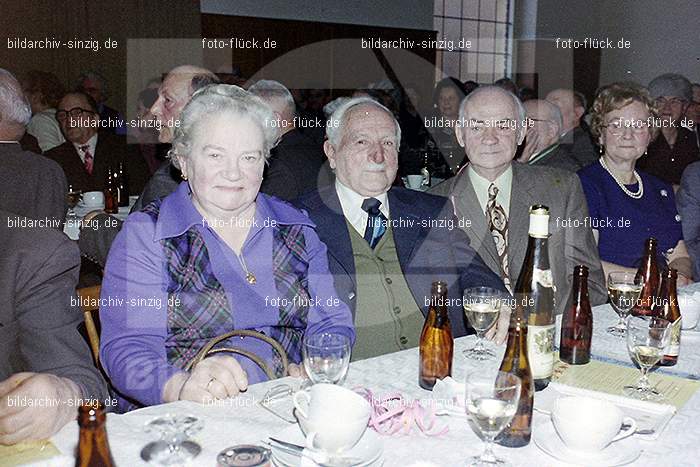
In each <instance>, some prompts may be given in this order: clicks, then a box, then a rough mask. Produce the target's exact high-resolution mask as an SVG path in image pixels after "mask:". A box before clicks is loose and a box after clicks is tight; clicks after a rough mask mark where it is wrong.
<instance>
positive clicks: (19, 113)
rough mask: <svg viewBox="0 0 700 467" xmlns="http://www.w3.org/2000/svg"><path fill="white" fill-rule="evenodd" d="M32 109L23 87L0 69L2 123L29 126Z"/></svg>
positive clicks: (4, 70)
mask: <svg viewBox="0 0 700 467" xmlns="http://www.w3.org/2000/svg"><path fill="white" fill-rule="evenodd" d="M31 118H32V108H31V106H30V105H29V102H28V101H27V98H26V96H25V95H24V93H23V92H22V86H21V85H20V84H19V81H17V78H15V77H14V75H13V74H12V73H10V72H9V71H7V70H6V69H4V68H0V123H2V124H4V123H5V122H8V123H10V124H12V123H14V124H16V125H21V126H23V127H24V126H27V124H28V123H29V120H31Z"/></svg>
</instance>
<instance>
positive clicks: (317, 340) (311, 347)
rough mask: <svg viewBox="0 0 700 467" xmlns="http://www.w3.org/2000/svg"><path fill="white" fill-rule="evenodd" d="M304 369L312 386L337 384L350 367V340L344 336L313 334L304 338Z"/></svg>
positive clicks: (326, 333)
mask: <svg viewBox="0 0 700 467" xmlns="http://www.w3.org/2000/svg"><path fill="white" fill-rule="evenodd" d="M302 355H303V358H304V369H305V370H306V374H307V375H308V376H309V379H310V380H311V383H312V384H316V383H330V384H337V383H338V382H340V381H341V380H342V379H343V378H344V377H345V375H346V373H347V372H348V367H349V366H350V339H349V338H348V336H346V335H344V334H338V333H328V332H324V333H321V334H313V335H310V336H305V337H304V342H303V345H302Z"/></svg>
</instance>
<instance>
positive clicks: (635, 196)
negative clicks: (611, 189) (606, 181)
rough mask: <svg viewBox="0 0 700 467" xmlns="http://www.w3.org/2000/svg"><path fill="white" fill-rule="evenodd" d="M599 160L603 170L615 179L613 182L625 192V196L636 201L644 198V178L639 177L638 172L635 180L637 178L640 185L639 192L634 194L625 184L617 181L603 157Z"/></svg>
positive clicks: (635, 173)
mask: <svg viewBox="0 0 700 467" xmlns="http://www.w3.org/2000/svg"><path fill="white" fill-rule="evenodd" d="M599 160H600V165H602V166H603V168H604V169H605V171H606V172H607V173H609V174H610V176H611V177H612V178H613V180H615V183H617V186H619V187H620V188H621V189H622V191H624V192H625V194H626V195H627V196H629V197H630V198H634V199H639V198H641V197H642V196H644V183H643V182H642V177H640V176H639V174H638V173H637V171H636V170H635V171H634V178H636V179H637V183H639V189H638V190H637V192H636V193H632V192H631V191H629V190H628V189H627V187H626V186H625V184H624V183H622V182H621V181H620V180H618V179H617V177H616V176H615V174H613V173H612V170H610V169H609V168H608V164H606V163H605V158H603V157H601V158H600V159H599Z"/></svg>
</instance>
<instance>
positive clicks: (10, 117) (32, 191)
mask: <svg viewBox="0 0 700 467" xmlns="http://www.w3.org/2000/svg"><path fill="white" fill-rule="evenodd" d="M31 116H32V111H31V108H30V106H29V102H27V99H26V98H25V96H24V93H23V92H22V88H21V86H20V84H19V82H18V81H17V80H16V79H15V77H14V76H12V74H11V73H10V72H9V71H6V70H4V69H2V68H0V209H4V210H5V211H9V212H12V213H14V214H17V215H20V216H24V217H29V218H32V219H41V220H44V221H46V220H48V222H47V223H49V224H50V225H51V227H54V228H56V229H59V230H61V229H62V228H63V227H62V226H63V221H64V219H65V217H66V211H67V209H68V206H67V205H66V197H67V195H68V184H67V183H66V177H65V175H64V174H63V171H62V170H61V167H60V166H59V165H58V164H56V163H55V162H53V161H50V160H48V159H46V158H45V157H44V156H40V155H38V154H35V153H33V152H29V151H24V150H22V147H21V146H20V143H19V141H20V140H21V139H22V136H23V135H24V134H25V128H26V125H27V122H29V119H30V118H31Z"/></svg>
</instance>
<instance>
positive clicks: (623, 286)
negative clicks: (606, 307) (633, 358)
mask: <svg viewBox="0 0 700 467" xmlns="http://www.w3.org/2000/svg"><path fill="white" fill-rule="evenodd" d="M642 285H643V284H642V279H641V278H640V277H638V276H637V275H636V274H634V273H629V272H622V271H613V272H611V273H610V274H608V296H609V297H610V304H611V305H612V307H613V309H614V310H615V312H616V313H617V315H618V316H619V317H620V319H619V320H618V322H617V324H616V325H615V326H610V327H609V328H608V329H607V331H608V332H609V333H610V334H612V335H614V336H618V337H622V336H624V335H625V331H626V330H627V326H626V324H625V318H626V317H627V315H628V314H629V312H630V310H632V308H633V307H634V305H635V304H636V303H637V300H638V299H639V295H640V294H641V293H642Z"/></svg>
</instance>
